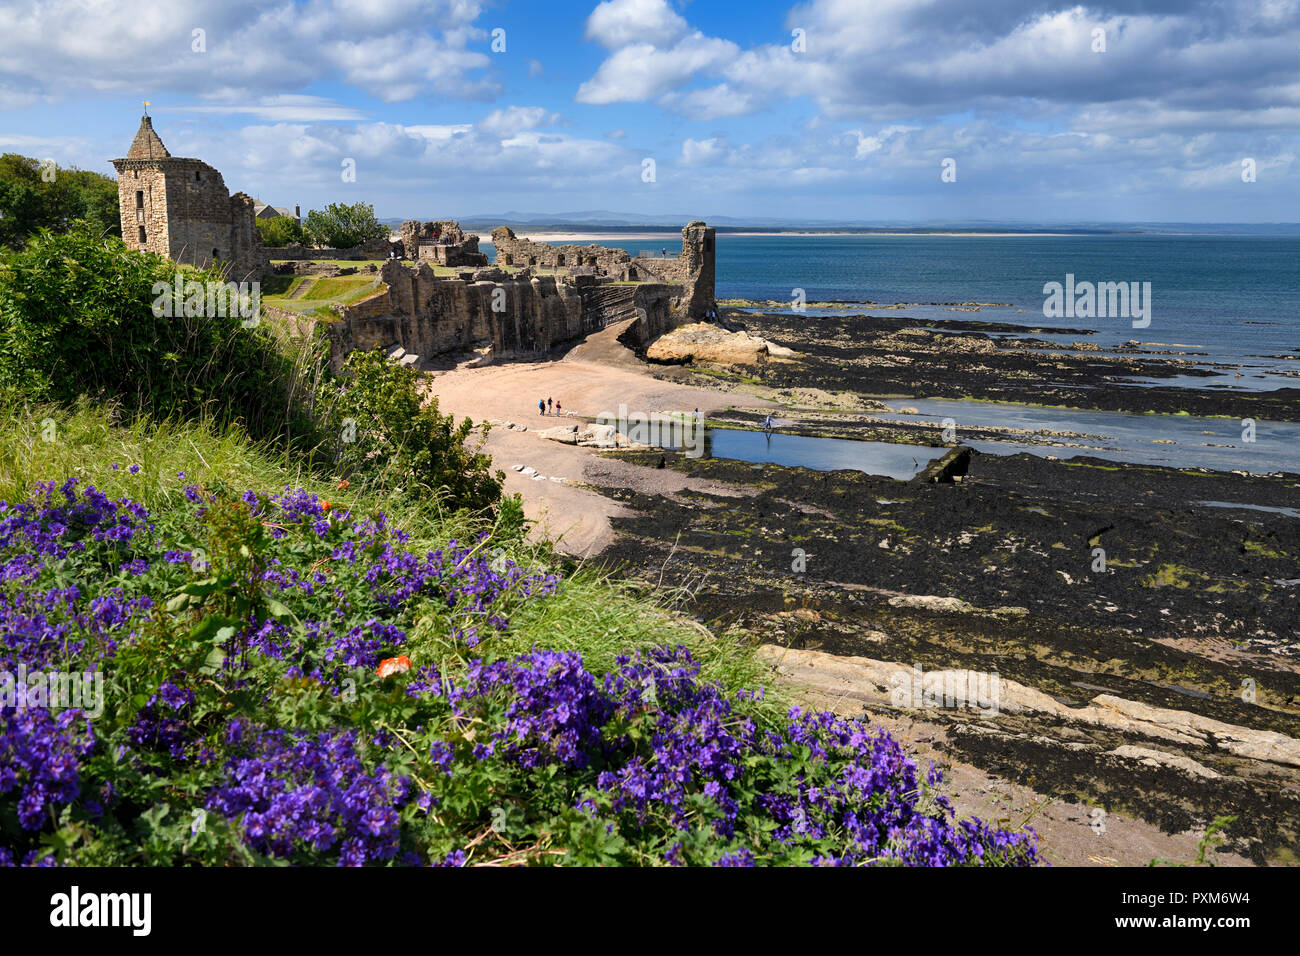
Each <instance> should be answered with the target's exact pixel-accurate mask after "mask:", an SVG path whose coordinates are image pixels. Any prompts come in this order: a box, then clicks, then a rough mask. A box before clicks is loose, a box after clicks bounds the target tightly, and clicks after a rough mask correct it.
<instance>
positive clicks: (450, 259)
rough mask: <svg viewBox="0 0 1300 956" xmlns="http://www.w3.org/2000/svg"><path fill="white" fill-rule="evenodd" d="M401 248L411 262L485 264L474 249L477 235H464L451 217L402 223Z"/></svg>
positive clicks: (476, 245) (409, 220) (462, 264)
mask: <svg viewBox="0 0 1300 956" xmlns="http://www.w3.org/2000/svg"><path fill="white" fill-rule="evenodd" d="M402 249H403V252H404V253H405V255H406V258H408V259H410V260H411V261H412V262H421V261H427V262H432V263H436V264H437V265H441V266H485V265H487V264H488V261H487V256H485V255H484V254H483V253H481V252H479V251H478V236H471V235H466V234H465V231H464V230H463V229H461V228H460V223H458V222H457V221H456V220H454V219H438V220H435V221H434V222H420V221H419V220H416V219H408V220H406V221H405V222H404V223H402Z"/></svg>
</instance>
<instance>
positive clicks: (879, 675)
mask: <svg viewBox="0 0 1300 956" xmlns="http://www.w3.org/2000/svg"><path fill="white" fill-rule="evenodd" d="M790 319H791V317H789V316H775V315H766V316H761V317H755V316H752V315H746V316H743V317H739V316H732V320H733V321H739V322H741V323H743V324H744V325H745V326H746V328H747V329H748V331H749V333H750V335H751V336H754V337H761V338H762V339H765V340H767V341H770V342H775V343H777V344H779V345H782V346H787V347H790V348H795V349H796V350H797V352H798V360H797V361H779V362H777V361H772V362H760V363H759V364H756V365H746V366H734V365H733V366H722V365H717V366H712V367H710V366H709V365H707V364H701V363H698V362H697V363H692V364H688V365H679V366H675V367H671V368H668V367H654V368H653V374H654V375H656V376H657V377H661V378H666V379H670V380H673V381H678V382H683V383H690V384H692V385H701V384H706V383H709V382H712V383H713V384H715V385H717V384H718V383H720V382H721V383H725V384H724V387H725V388H727V389H728V390H730V391H731V392H732V394H733V395H735V396H737V399H738V401H737V404H743V403H742V402H741V401H740V400H739V397H740V396H742V395H743V396H746V397H762V398H767V399H777V400H781V399H782V398H783V397H784V399H785V400H786V401H787V402H789V403H790V406H789V407H787V409H786V410H785V411H783V412H782V414H785V415H787V416H788V417H789V424H788V426H787V427H788V428H790V429H793V430H796V431H798V432H800V433H803V434H814V435H818V434H819V435H844V434H848V433H852V434H853V435H854V436H855V437H860V438H874V439H883V440H893V441H899V440H903V441H913V442H917V443H930V444H933V443H935V430H934V424H933V423H904V422H897V421H891V420H888V419H883V418H880V417H879V416H878V415H873V414H872V412H874V411H879V410H880V409H881V408H882V407H884V406H883V405H882V404H881V402H880V398H881V397H882V393H885V394H889V395H895V396H898V395H908V396H944V395H947V396H952V397H958V396H960V397H975V398H984V399H995V400H998V401H1035V402H1037V403H1040V404H1049V403H1052V402H1054V401H1055V400H1057V399H1060V398H1062V397H1063V395H1062V392H1063V391H1065V390H1064V389H1062V388H1061V387H1060V385H1059V384H1057V385H1053V384H1052V380H1055V381H1058V382H1059V381H1061V380H1070V381H1071V382H1072V384H1076V385H1079V384H1088V385H1089V386H1091V387H1090V388H1089V389H1074V390H1072V391H1071V394H1070V397H1071V399H1072V400H1074V403H1075V404H1076V405H1077V404H1080V397H1081V396H1082V402H1083V407H1087V408H1098V409H1101V408H1121V409H1124V410H1136V409H1137V406H1135V405H1132V404H1131V401H1132V398H1133V396H1134V395H1140V397H1141V404H1142V405H1145V406H1149V407H1153V408H1154V409H1155V410H1163V411H1175V410H1177V411H1182V410H1191V411H1194V412H1195V413H1196V414H1203V415H1230V416H1236V415H1238V414H1243V413H1244V412H1245V411H1246V410H1247V409H1252V410H1257V409H1264V408H1267V409H1269V414H1271V415H1275V416H1278V417H1284V418H1286V419H1288V420H1295V419H1296V418H1297V417H1300V416H1298V415H1297V412H1298V411H1300V400H1298V399H1297V396H1298V395H1300V392H1294V391H1293V390H1286V393H1279V392H1272V393H1263V394H1254V395H1250V394H1230V393H1229V394H1224V393H1218V392H1210V391H1207V390H1195V389H1182V388H1168V389H1165V388H1161V389H1142V390H1137V389H1130V390H1125V389H1122V388H1119V387H1115V386H1113V385H1112V384H1111V382H1110V379H1111V378H1113V377H1116V376H1119V375H1125V376H1127V375H1158V374H1161V373H1162V370H1165V371H1167V366H1161V363H1162V362H1165V361H1167V360H1165V359H1153V358H1149V357H1141V356H1134V357H1132V358H1128V357H1122V358H1099V357H1097V356H1092V355H1089V354H1087V353H1086V352H1084V351H1082V350H1078V351H1076V352H1073V353H1066V352H1063V351H1058V350H1057V349H1056V347H1054V348H1053V350H1052V351H1048V350H1045V349H1042V348H1040V347H1039V346H1038V345H1037V343H1032V342H1030V343H1028V344H1026V342H1025V340H1023V339H1021V340H1016V344H1015V345H1007V344H1005V343H1004V342H1002V341H999V342H996V343H995V342H994V341H993V340H992V339H991V338H990V337H989V336H988V335H987V334H986V333H983V332H975V331H971V330H966V329H954V330H952V331H949V332H945V333H934V334H927V335H924V336H922V335H913V334H910V333H908V332H907V329H909V328H912V327H915V326H916V324H917V323H915V322H909V321H908V320H905V319H895V318H893V317H889V318H883V319H882V318H879V317H872V318H871V319H870V320H869V321H868V320H867V319H866V318H865V317H853V316H851V317H844V318H843V319H839V318H834V317H832V318H830V319H827V317H825V316H819V317H818V318H817V322H816V323H815V325H816V328H817V333H816V334H808V333H807V328H808V326H809V325H812V324H813V323H807V322H805V323H804V324H803V326H802V329H803V331H802V332H800V333H799V334H796V332H795V329H794V328H793V326H792V324H791V321H790ZM926 324H927V325H931V324H932V323H926ZM950 325H962V323H950ZM850 339H852V340H853V341H854V342H856V341H857V340H859V339H861V340H862V343H863V344H862V345H861V347H860V348H855V347H854V346H853V344H852V343H851V342H850V341H849V340H850ZM954 354H956V355H958V356H961V357H962V358H963V360H962V361H952V356H953V355H954ZM945 355H946V356H948V361H941V360H940V357H941V356H945ZM968 355H969V356H973V357H974V359H973V360H972V361H969V362H968V361H965V360H964V359H965V357H966V356H968ZM1180 374H1181V371H1180ZM892 404H896V402H895V403H892ZM1143 410H1145V409H1143ZM763 414H764V413H763V412H759V411H746V410H744V409H733V410H730V411H728V412H725V413H719V414H715V415H714V416H712V422H713V424H714V425H715V426H718V425H727V424H730V425H732V426H737V427H745V426H749V427H752V426H753V424H754V423H755V422H756V420H757V419H758V418H760V417H761V416H762V415H763ZM1256 414H1260V415H1261V416H1262V415H1263V412H1259V411H1256ZM987 434H988V436H989V437H996V435H998V434H1002V437H1006V436H1005V433H1004V431H1003V432H999V431H998V430H996V429H993V430H989V431H988V432H987ZM963 437H964V438H965V437H967V434H966V433H965V432H963ZM1059 438H1064V439H1065V442H1064V443H1065V444H1071V443H1075V444H1081V445H1084V446H1085V447H1086V441H1087V439H1088V436H1086V435H1083V434H1078V435H1065V436H1059V437H1058V440H1059ZM616 454H617V457H618V458H619V459H620V460H622V461H623V462H625V463H628V464H631V463H637V464H641V465H643V466H646V467H666V468H669V469H672V470H674V471H676V472H679V473H680V474H682V475H683V476H686V477H687V478H688V479H689V480H690V482H691V484H690V485H689V486H688V487H686V488H683V489H680V490H675V491H671V492H665V493H661V494H656V493H645V492H644V491H641V492H638V491H635V490H632V489H630V488H628V487H619V486H617V485H606V486H604V487H603V488H601V490H602V493H603V494H605V495H607V496H608V497H610V498H611V499H613V500H614V501H616V502H617V503H618V505H619V507H620V508H621V509H622V515H621V516H620V517H615V518H614V519H613V525H614V529H615V532H616V536H615V539H614V542H613V543H612V545H611V546H609V547H608V548H607V549H606V550H605V551H604V553H603V555H602V559H603V560H605V561H607V562H609V563H610V564H611V565H614V566H618V567H620V568H621V569H623V572H624V573H626V574H629V575H631V576H633V577H634V578H638V579H640V580H642V581H644V582H645V583H646V585H647V586H651V585H653V586H654V587H655V588H658V589H668V588H679V589H681V590H682V592H683V593H686V594H689V595H690V597H689V601H688V602H687V606H688V608H689V610H690V613H692V614H693V615H694V616H695V617H696V618H697V619H698V620H700V621H701V622H703V623H704V624H706V625H707V626H709V627H710V628H712V629H715V630H727V629H729V628H741V629H743V630H745V631H746V632H748V633H750V634H753V635H755V636H756V637H757V639H759V640H761V641H763V642H764V643H765V644H767V645H770V646H769V647H768V648H767V649H766V650H765V651H764V654H766V655H767V656H769V658H770V659H771V660H772V662H773V666H774V668H775V669H776V670H777V672H778V673H780V674H781V675H782V679H784V680H787V681H795V682H796V683H798V682H799V681H801V680H802V681H803V682H804V684H805V685H806V689H807V690H808V692H809V693H812V694H814V695H819V696H820V698H822V699H832V698H833V699H836V700H838V702H839V705H840V706H841V709H843V708H845V707H847V709H848V710H849V711H851V712H855V713H861V712H864V711H865V712H868V713H870V714H871V715H872V716H873V718H884V719H890V720H903V721H906V722H907V723H908V726H909V727H912V725H913V723H914V722H918V721H919V722H921V724H923V725H924V727H926V728H928V730H927V733H928V734H929V735H930V736H931V737H932V738H933V740H934V746H935V747H936V749H937V751H938V752H939V753H941V754H943V755H945V756H946V757H947V758H948V759H952V760H955V761H959V762H961V763H962V764H966V765H971V766H976V767H979V768H980V769H981V770H982V771H985V772H989V773H992V774H994V775H996V776H997V777H1000V778H1003V779H1005V780H1007V781H1011V782H1014V783H1015V784H1018V785H1022V786H1026V787H1031V788H1034V789H1035V790H1037V791H1039V792H1041V793H1050V794H1054V795H1057V796H1058V797H1060V798H1062V799H1064V800H1066V801H1068V802H1074V801H1077V802H1078V805H1079V806H1080V809H1081V811H1082V813H1083V815H1084V818H1085V819H1088V820H1094V821H1095V820H1098V819H1102V818H1104V817H1105V815H1106V814H1108V813H1115V812H1121V813H1126V814H1131V815H1133V816H1136V817H1138V818H1140V819H1142V820H1145V821H1147V822H1148V823H1150V824H1153V825H1156V826H1158V827H1160V828H1161V829H1162V830H1165V831H1166V832H1170V833H1175V832H1182V831H1189V830H1195V829H1196V828H1198V827H1199V828H1202V829H1203V828H1204V827H1206V826H1208V825H1209V824H1210V823H1211V822H1212V821H1213V820H1214V819H1216V818H1217V817H1221V816H1233V817H1235V820H1234V821H1233V822H1232V823H1231V824H1229V825H1228V826H1227V829H1226V833H1227V834H1228V837H1229V844H1228V845H1229V847H1230V848H1231V850H1232V851H1233V852H1235V853H1238V854H1241V855H1242V856H1244V857H1247V858H1249V859H1251V860H1253V861H1254V862H1256V863H1260V864H1263V863H1293V862H1297V861H1300V758H1298V757H1297V755H1298V754H1300V750H1298V749H1297V748H1298V747H1300V744H1297V741H1300V633H1298V631H1297V626H1296V623H1295V622H1296V621H1298V620H1300V580H1297V579H1300V522H1297V520H1296V519H1295V518H1294V517H1291V516H1288V515H1287V514H1286V513H1285V510H1286V509H1297V508H1300V476H1297V475H1294V474H1273V475H1253V476H1252V475H1248V474H1245V473H1242V474H1231V473H1226V472H1216V471H1209V470H1206V469H1177V468H1168V467H1155V466H1144V465H1131V464H1118V463H1116V462H1112V461H1102V460H1099V459H1090V458H1073V459H1070V460H1068V461H1059V460H1054V459H1052V458H1046V457H1039V456H1034V455H1028V454H1019V455H1012V456H998V455H979V454H974V455H973V456H972V458H971V462H970V465H969V470H968V473H967V474H966V475H965V476H963V477H962V479H961V480H960V481H957V482H949V483H930V482H924V481H916V480H914V481H910V482H904V481H895V480H891V479H888V478H883V477H873V476H870V475H866V474H862V473H859V472H853V471H834V472H822V471H812V470H809V469H806V468H798V467H783V466H778V465H773V464H761V465H756V464H750V463H746V462H741V461H734V460H725V459H709V458H691V457H688V456H686V455H683V454H681V453H677V452H671V451H668V452H661V451H658V450H655V451H623V452H618V453H616ZM706 483H707V484H709V485H712V486H713V487H714V488H715V489H716V488H718V487H726V491H725V492H718V491H703V490H694V489H697V488H701V487H705V485H706ZM1204 501H1227V502H1234V503H1240V504H1243V505H1253V506H1256V507H1255V508H1221V507H1211V506H1207V505H1204V504H1199V503H1198V502H1204ZM1259 508H1274V509H1282V510H1280V511H1265V510H1258V509H1259ZM1102 555H1104V561H1103V562H1100V563H1099V561H1098V558H1099V556H1102ZM854 662H857V663H856V664H855V663H854ZM855 667H856V668H857V669H856V670H854V668H855ZM846 668H847V671H846ZM911 669H919V671H921V672H945V671H946V672H950V673H951V672H953V671H954V669H957V671H958V672H963V673H967V674H979V675H985V676H986V677H987V675H997V677H998V679H999V680H1000V681H1001V682H1002V687H1003V688H1004V689H1005V688H1012V687H1015V688H1020V689H1021V692H1022V693H1023V695H1025V696H1034V695H1037V696H1036V697H1034V699H1035V700H1036V704H1035V705H1034V706H1022V705H1011V704H1006V703H1005V701H1004V706H1003V707H1002V708H1001V710H1000V712H999V713H998V714H997V715H996V716H989V715H987V714H982V713H980V712H979V710H978V708H971V707H965V708H963V707H960V706H957V707H952V706H949V707H945V706H943V705H942V704H939V705H938V706H922V707H919V708H918V707H915V706H910V705H909V706H898V703H899V702H898V701H897V700H896V699H893V698H891V694H890V688H888V687H887V686H886V684H887V681H885V680H884V677H887V676H888V675H890V674H899V673H904V672H907V671H910V670H911ZM846 673H848V674H850V675H856V676H855V677H846V676H845V675H846ZM801 675H802V676H801ZM1003 696H1004V698H1005V696H1006V695H1005V694H1004V695H1003ZM940 697H942V695H940ZM904 703H907V702H906V701H905V702H904ZM1139 712H1140V714H1139ZM1111 718H1113V719H1111ZM918 726H919V725H918ZM1192 727H1197V728H1200V729H1198V730H1189V728H1192ZM912 730H913V732H915V727H912ZM1239 739H1240V740H1245V739H1250V740H1253V741H1254V743H1255V744H1256V745H1258V746H1255V745H1252V746H1250V747H1245V746H1244V745H1240V744H1239V743H1234V740H1239ZM1076 829H1077V828H1076ZM1094 831H1095V828H1094ZM1083 839H1084V840H1085V841H1086V840H1087V836H1086V833H1085V835H1084V837H1083Z"/></svg>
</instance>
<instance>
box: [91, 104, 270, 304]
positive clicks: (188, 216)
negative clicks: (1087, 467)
mask: <svg viewBox="0 0 1300 956" xmlns="http://www.w3.org/2000/svg"><path fill="white" fill-rule="evenodd" d="M113 166H114V168H116V169H117V203H118V208H119V210H120V211H121V214H122V238H123V240H125V242H126V244H127V245H128V246H129V247H130V248H132V249H138V250H140V251H142V252H156V253H158V254H159V255H163V256H167V257H168V258H170V259H172V260H173V261H174V262H178V263H186V264H189V265H197V266H211V265H216V266H218V267H220V268H222V269H224V270H226V273H227V276H228V277H229V278H230V279H233V280H235V281H241V282H242V281H244V280H246V279H260V278H261V277H262V275H263V274H265V273H267V272H269V271H270V268H269V262H268V260H267V256H266V251H265V249H263V247H262V237H261V235H260V234H259V233H258V231H257V226H256V224H255V220H254V211H253V199H252V197H250V196H247V195H245V194H244V193H235V195H233V196H232V195H230V193H229V192H228V191H227V190H226V184H225V182H224V180H222V178H221V173H219V172H217V170H215V169H213V168H212V167H211V166H209V165H208V164H207V163H205V162H203V161H201V160H198V159H182V158H180V157H177V156H173V155H172V154H171V153H169V152H168V151H167V147H166V146H164V145H163V141H162V140H161V139H160V138H159V137H158V134H157V133H155V132H154V128H153V120H152V119H151V118H150V117H148V116H145V117H142V118H141V119H140V129H139V131H138V132H137V133H136V134H135V140H134V141H133V142H132V143H131V148H130V149H129V150H128V151H127V154H126V158H125V159H115V160H113Z"/></svg>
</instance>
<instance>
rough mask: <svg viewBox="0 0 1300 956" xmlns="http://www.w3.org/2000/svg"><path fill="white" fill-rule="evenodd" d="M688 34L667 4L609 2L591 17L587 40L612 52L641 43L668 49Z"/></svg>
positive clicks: (629, 0)
mask: <svg viewBox="0 0 1300 956" xmlns="http://www.w3.org/2000/svg"><path fill="white" fill-rule="evenodd" d="M686 30H687V26H686V21H685V20H684V19H682V17H681V16H680V15H679V14H678V13H677V12H676V11H675V10H673V9H672V7H670V6H668V4H667V2H665V0H605V2H604V3H601V4H599V5H598V6H597V7H596V9H594V10H592V11H591V16H589V17H587V30H586V34H585V36H586V38H587V39H588V40H592V41H594V42H596V43H599V44H600V45H601V46H603V47H606V48H607V49H610V50H614V49H618V48H619V47H623V46H631V45H633V44H639V43H647V44H649V45H651V46H656V47H666V46H669V45H671V44H672V43H673V41H675V40H676V39H677V38H678V37H680V36H681V35H682V34H683V33H685V32H686Z"/></svg>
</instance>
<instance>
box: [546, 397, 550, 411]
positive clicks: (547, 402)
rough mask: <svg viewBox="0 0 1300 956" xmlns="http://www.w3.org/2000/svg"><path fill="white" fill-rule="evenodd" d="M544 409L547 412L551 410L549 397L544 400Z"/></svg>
mask: <svg viewBox="0 0 1300 956" xmlns="http://www.w3.org/2000/svg"><path fill="white" fill-rule="evenodd" d="M546 410H547V411H548V412H549V411H550V410H551V399H549V398H548V399H547V400H546Z"/></svg>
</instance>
